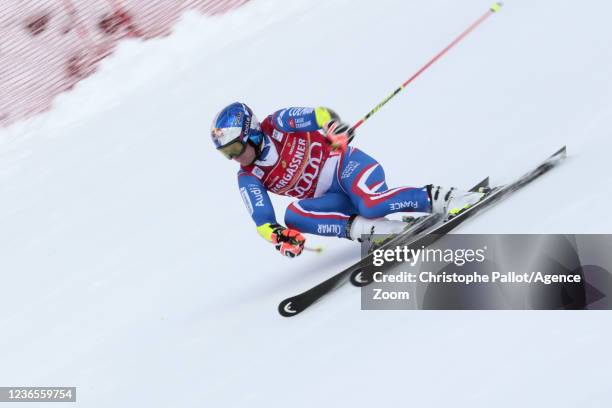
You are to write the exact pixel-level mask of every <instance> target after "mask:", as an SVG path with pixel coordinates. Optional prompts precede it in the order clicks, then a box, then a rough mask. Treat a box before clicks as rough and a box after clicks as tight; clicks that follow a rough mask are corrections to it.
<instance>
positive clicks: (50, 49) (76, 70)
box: [0, 0, 248, 126]
mask: <svg viewBox="0 0 612 408" xmlns="http://www.w3.org/2000/svg"><path fill="white" fill-rule="evenodd" d="M247 1H248V0H182V1H181V0H2V1H0V126H6V125H8V124H10V123H13V122H15V121H17V120H19V119H22V118H26V117H28V116H31V115H33V114H36V113H39V112H42V111H44V110H46V109H48V108H49V107H50V106H51V102H52V101H53V98H54V97H55V96H56V95H58V94H59V93H61V92H63V91H65V90H67V89H70V88H71V87H73V86H74V85H75V84H76V83H77V82H78V81H79V80H81V79H82V78H84V77H86V76H88V75H90V74H91V73H92V72H94V71H95V69H96V65H97V62H99V61H100V60H101V59H102V58H104V57H106V56H107V55H109V54H110V53H111V52H112V51H113V49H114V47H115V46H116V44H117V42H118V41H119V40H121V39H122V38H125V37H141V38H152V37H158V36H162V35H167V34H169V33H170V30H171V28H172V26H173V24H174V23H175V22H176V21H177V20H178V18H179V16H180V14H181V13H182V12H183V11H184V10H186V9H188V8H196V9H198V10H200V11H201V12H202V13H205V14H208V15H213V14H220V13H223V12H226V11H228V10H231V9H233V8H236V7H238V6H240V5H242V4H244V3H246V2H247Z"/></svg>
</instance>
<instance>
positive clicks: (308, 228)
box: [285, 193, 357, 238]
mask: <svg viewBox="0 0 612 408" xmlns="http://www.w3.org/2000/svg"><path fill="white" fill-rule="evenodd" d="M356 212H357V210H356V209H355V207H354V206H353V204H352V202H351V200H350V199H349V198H348V197H347V196H346V195H345V194H343V193H327V194H324V195H323V196H321V197H317V198H307V199H304V200H299V201H296V202H294V203H291V204H289V206H288V207H287V211H286V212H285V224H286V225H287V226H288V227H289V228H293V229H296V230H298V231H300V232H303V233H307V234H316V235H324V236H328V237H329V236H331V237H340V238H345V237H348V233H347V224H348V222H349V219H350V216H351V214H355V213H356Z"/></svg>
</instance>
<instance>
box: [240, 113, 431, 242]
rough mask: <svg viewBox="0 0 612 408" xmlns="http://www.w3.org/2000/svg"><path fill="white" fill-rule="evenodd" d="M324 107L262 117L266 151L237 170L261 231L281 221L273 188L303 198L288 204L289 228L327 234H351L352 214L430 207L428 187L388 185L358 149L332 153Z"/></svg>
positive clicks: (370, 215)
mask: <svg viewBox="0 0 612 408" xmlns="http://www.w3.org/2000/svg"><path fill="white" fill-rule="evenodd" d="M322 109H324V108H316V109H314V108H299V107H292V108H286V109H281V110H279V111H277V112H275V113H273V114H272V115H269V116H267V117H266V118H265V119H264V120H263V121H262V123H261V131H262V133H263V145H262V147H261V153H260V154H259V155H258V157H257V160H256V161H255V162H254V163H253V164H252V165H250V166H246V167H241V169H240V171H239V172H238V185H239V188H240V194H241V195H242V198H243V200H244V202H245V205H246V206H247V208H248V210H249V212H250V214H251V217H252V218H253V221H255V224H256V225H257V226H258V229H259V227H261V226H264V225H269V224H275V223H276V222H277V221H276V216H275V213H274V208H273V206H272V202H271V201H270V197H269V196H268V192H272V193H275V194H279V195H285V196H290V197H295V198H297V199H299V200H298V201H295V202H293V203H291V204H290V205H289V206H288V207H287V210H286V212H285V224H286V225H287V227H289V228H293V229H297V230H299V231H300V232H302V233H310V234H317V235H324V236H337V237H348V231H347V224H348V222H349V219H350V217H351V216H353V215H361V216H363V217H366V218H379V217H383V216H385V215H387V214H390V213H394V212H413V211H416V212H430V211H431V204H430V201H429V195H428V193H427V189H426V188H425V187H419V188H415V187H398V188H392V189H389V188H388V187H387V183H386V182H385V172H384V170H383V168H382V166H381V165H380V164H379V163H378V162H377V161H376V160H375V159H373V158H372V157H370V156H369V155H367V154H366V153H364V152H362V151H361V150H359V149H356V148H354V147H348V149H347V150H346V151H345V152H344V153H341V152H339V151H332V150H331V148H330V146H329V144H328V142H327V140H326V138H325V136H324V135H323V134H322V133H320V132H319V130H320V129H321V127H322V126H323V124H324V123H322V122H324V121H325V119H329V115H325V114H321V112H322V111H321V110H322ZM322 118H323V119H322ZM260 233H261V234H262V236H264V237H265V235H264V234H263V233H262V232H261V231H260Z"/></svg>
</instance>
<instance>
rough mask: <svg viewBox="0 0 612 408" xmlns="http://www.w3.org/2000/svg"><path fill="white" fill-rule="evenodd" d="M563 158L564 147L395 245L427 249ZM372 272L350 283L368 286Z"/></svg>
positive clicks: (359, 272) (361, 271)
mask: <svg viewBox="0 0 612 408" xmlns="http://www.w3.org/2000/svg"><path fill="white" fill-rule="evenodd" d="M565 157H566V148H565V146H564V147H562V148H561V149H559V150H558V151H557V152H555V153H554V154H553V155H552V156H550V157H549V158H548V159H546V160H545V161H544V162H542V163H541V164H540V165H539V166H537V167H536V168H535V169H533V170H532V171H530V172H528V173H526V174H524V175H523V176H521V177H519V178H518V179H516V180H515V181H513V182H511V183H508V184H506V185H503V186H500V187H496V188H494V189H493V190H491V192H490V193H489V194H488V195H487V196H485V197H484V198H483V199H482V200H480V201H479V202H478V203H476V204H474V205H473V206H471V207H470V208H468V209H466V210H464V211H462V212H461V213H459V214H457V215H456V216H455V217H453V218H451V219H450V220H448V221H446V222H444V223H441V224H439V225H434V226H433V227H431V228H430V229H428V230H427V231H425V232H423V233H422V234H421V235H420V236H417V237H406V239H404V240H402V241H401V242H396V245H402V246H406V247H408V248H420V247H422V246H425V247H427V246H429V245H431V244H432V243H434V242H435V241H437V240H438V239H440V238H441V237H443V236H444V235H446V234H447V233H448V232H449V231H451V230H452V229H453V228H455V227H457V226H458V225H460V224H461V223H463V222H464V221H465V220H467V219H469V218H471V217H473V216H474V215H476V214H477V213H479V212H480V211H482V210H483V209H485V208H489V207H491V206H492V205H493V204H494V203H497V202H499V201H500V200H501V199H502V198H504V197H507V196H508V195H509V194H511V193H513V192H514V191H516V190H518V189H520V188H521V187H523V186H525V185H526V184H528V183H530V182H532V181H533V180H535V179H536V178H538V177H540V176H541V175H542V174H544V173H546V172H547V171H549V170H550V169H552V168H553V167H554V166H555V165H556V164H558V163H559V162H560V161H561V160H562V159H563V158H565ZM378 269H380V268H378ZM374 272H376V271H375V270H374V268H373V267H372V264H365V265H363V266H362V267H360V268H355V269H354V270H353V272H351V277H350V281H351V283H352V284H353V285H354V286H358V287H362V286H366V285H369V284H370V283H372V281H373V274H374Z"/></svg>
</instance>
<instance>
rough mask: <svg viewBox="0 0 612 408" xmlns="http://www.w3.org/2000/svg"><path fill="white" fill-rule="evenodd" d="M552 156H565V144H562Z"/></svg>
mask: <svg viewBox="0 0 612 408" xmlns="http://www.w3.org/2000/svg"><path fill="white" fill-rule="evenodd" d="M554 156H560V157H567V146H563V147H562V148H560V149H559V150H557V151H556V152H555V154H553V157H554Z"/></svg>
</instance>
